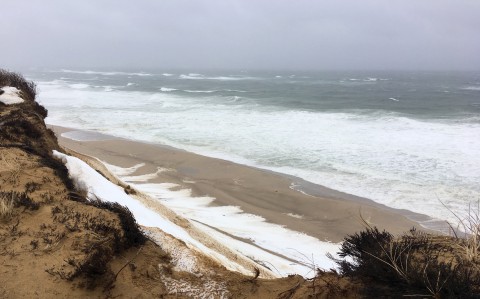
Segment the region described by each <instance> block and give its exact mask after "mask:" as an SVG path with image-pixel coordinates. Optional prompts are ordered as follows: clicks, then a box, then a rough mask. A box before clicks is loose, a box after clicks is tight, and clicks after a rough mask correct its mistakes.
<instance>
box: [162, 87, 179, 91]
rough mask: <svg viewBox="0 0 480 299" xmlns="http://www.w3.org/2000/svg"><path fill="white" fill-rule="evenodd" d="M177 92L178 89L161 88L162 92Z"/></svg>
mask: <svg viewBox="0 0 480 299" xmlns="http://www.w3.org/2000/svg"><path fill="white" fill-rule="evenodd" d="M175 90H178V89H175V88H168V87H161V88H160V91H163V92H169V91H175Z"/></svg>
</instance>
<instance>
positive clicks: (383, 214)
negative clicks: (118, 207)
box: [52, 126, 428, 242]
mask: <svg viewBox="0 0 480 299" xmlns="http://www.w3.org/2000/svg"><path fill="white" fill-rule="evenodd" d="M52 129H53V130H54V131H55V132H56V134H57V136H58V140H59V143H60V145H61V146H63V147H66V148H68V149H71V150H73V151H76V152H78V153H81V154H85V155H89V156H93V157H96V158H98V159H100V160H102V161H105V162H107V163H109V164H113V165H116V166H120V167H131V166H134V165H136V164H139V163H145V166H144V167H141V168H140V169H139V170H138V171H137V172H135V173H134V175H142V174H148V173H154V172H155V171H156V170H157V169H158V168H165V169H169V171H164V172H161V173H158V177H157V178H155V179H153V180H151V181H149V182H152V183H174V184H178V185H180V186H181V188H189V189H191V190H192V195H193V196H210V197H214V198H215V200H214V201H213V202H212V204H211V205H218V206H224V205H231V206H238V207H240V208H241V209H242V210H243V211H244V212H246V213H251V214H254V215H259V216H261V217H263V218H265V219H266V221H268V222H271V223H275V224H280V225H283V226H285V227H287V228H289V229H292V230H295V231H299V232H304V233H306V234H308V235H310V236H313V237H316V238H318V239H320V240H322V241H331V242H339V241H341V240H342V239H343V238H344V237H345V236H346V235H348V234H352V233H354V232H357V231H360V230H362V229H364V228H365V226H366V224H365V223H364V221H366V222H367V223H368V224H369V225H371V226H377V227H378V228H380V229H386V230H388V231H389V232H391V233H393V234H399V233H402V232H405V231H408V230H409V229H411V228H412V227H417V228H420V225H419V224H418V223H417V222H415V221H412V220H411V219H415V220H418V221H425V220H428V217H426V216H424V215H420V214H415V213H412V212H410V211H405V210H396V209H392V208H388V207H386V206H383V205H380V204H377V203H375V202H373V201H371V200H369V199H366V198H360V197H356V196H352V195H349V194H345V193H342V192H338V191H335V190H332V189H328V188H325V187H323V186H319V185H316V184H312V183H309V182H306V181H304V180H301V179H299V178H296V177H291V176H287V175H283V174H278V173H275V172H272V171H267V170H262V169H258V168H254V167H249V166H244V165H240V164H236V163H233V162H230V161H225V160H221V159H215V158H210V157H205V156H201V155H197V154H193V153H190V152H186V151H183V150H179V149H176V148H172V147H168V146H162V145H156V144H149V143H144V142H138V141H132V140H126V139H121V138H116V137H112V136H108V135H103V134H97V133H91V132H84V131H78V130H75V129H69V128H63V127H57V126H54V127H52ZM66 132H67V136H69V137H70V138H65V137H62V136H61V134H62V133H66ZM71 138H74V139H79V140H81V141H79V140H74V139H71ZM407 216H408V217H407ZM362 218H363V220H362Z"/></svg>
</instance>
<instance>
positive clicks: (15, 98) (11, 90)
mask: <svg viewBox="0 0 480 299" xmlns="http://www.w3.org/2000/svg"><path fill="white" fill-rule="evenodd" d="M0 90H3V94H1V95H0V102H2V103H4V104H5V105H12V104H19V103H23V102H24V100H23V99H22V98H21V97H20V90H18V89H17V88H15V87H12V86H4V87H2V88H0Z"/></svg>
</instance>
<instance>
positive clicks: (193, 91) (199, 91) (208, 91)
mask: <svg viewBox="0 0 480 299" xmlns="http://www.w3.org/2000/svg"><path fill="white" fill-rule="evenodd" d="M183 91H185V92H190V93H212V92H216V91H218V90H188V89H185V90H183Z"/></svg>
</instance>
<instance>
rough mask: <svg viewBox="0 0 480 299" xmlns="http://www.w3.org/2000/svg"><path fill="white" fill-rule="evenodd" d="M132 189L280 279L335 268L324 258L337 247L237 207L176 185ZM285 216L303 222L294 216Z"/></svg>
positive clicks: (137, 182) (152, 184) (157, 184)
mask: <svg viewBox="0 0 480 299" xmlns="http://www.w3.org/2000/svg"><path fill="white" fill-rule="evenodd" d="M117 174H118V173H117ZM119 178H120V179H121V180H124V179H126V176H121V175H119ZM133 186H134V187H135V189H137V190H139V191H141V192H144V193H146V194H149V195H150V196H152V197H153V198H156V199H158V200H159V201H160V202H161V203H162V204H164V205H165V206H167V207H169V208H170V209H172V210H173V211H174V212H176V213H177V214H179V215H181V216H183V217H185V218H187V219H190V220H193V222H192V224H193V225H194V226H195V227H197V228H198V229H200V230H201V231H204V232H206V233H207V234H208V235H209V236H211V237H212V238H214V239H215V240H217V241H218V242H220V243H221V244H226V245H227V246H228V247H229V248H231V249H233V250H234V251H236V252H238V253H239V254H241V255H243V256H245V257H247V258H249V259H250V260H252V261H254V262H256V263H258V264H261V265H263V266H265V267H267V268H269V269H271V271H273V272H275V273H277V274H278V275H280V276H287V275H289V274H293V273H296V274H300V275H303V276H306V277H309V276H314V275H315V271H313V270H312V265H315V267H320V268H323V269H330V268H334V267H335V266H336V265H335V263H334V262H333V261H332V260H330V259H329V258H327V256H326V254H327V253H331V254H332V255H333V256H335V255H336V252H338V251H339V244H335V243H330V242H323V241H320V240H318V239H316V238H314V237H311V236H308V235H306V234H304V233H299V232H296V231H293V230H290V229H287V228H285V227H283V226H281V225H278V224H273V223H268V222H265V219H264V218H262V217H260V216H257V215H253V214H248V213H244V212H243V210H242V209H240V208H239V207H236V206H210V204H211V203H212V202H213V201H214V200H215V198H213V197H208V196H203V197H193V196H192V190H191V189H188V188H184V189H179V188H178V187H180V186H179V185H178V184H172V183H141V182H139V181H136V182H135V184H134V185H133ZM287 215H288V216H290V217H294V218H299V219H301V218H302V216H301V215H296V214H293V213H289V214H287ZM232 236H233V237H232ZM313 268H314V267H313Z"/></svg>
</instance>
